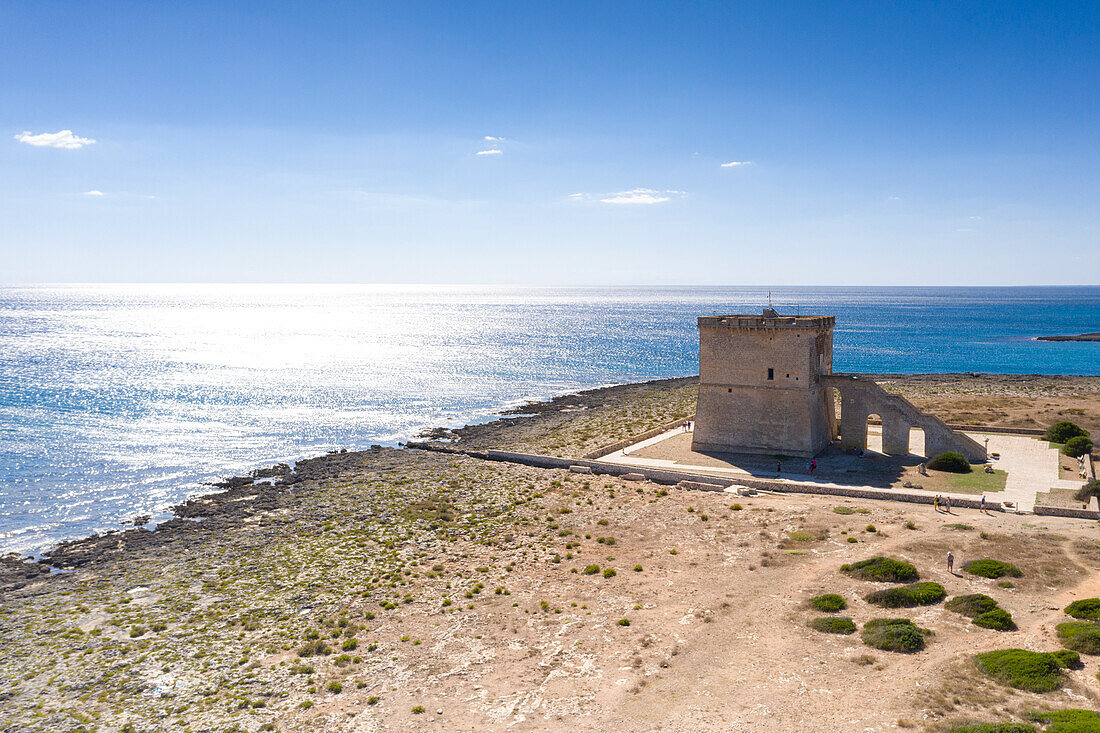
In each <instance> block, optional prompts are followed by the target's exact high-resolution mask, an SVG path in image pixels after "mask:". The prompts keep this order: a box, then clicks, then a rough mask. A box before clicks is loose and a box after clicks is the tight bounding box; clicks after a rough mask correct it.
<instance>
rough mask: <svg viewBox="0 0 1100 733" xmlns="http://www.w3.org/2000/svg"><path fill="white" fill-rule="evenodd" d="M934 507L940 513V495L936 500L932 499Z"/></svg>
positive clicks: (937, 495)
mask: <svg viewBox="0 0 1100 733" xmlns="http://www.w3.org/2000/svg"><path fill="white" fill-rule="evenodd" d="M932 507H933V508H934V509H935V510H936V511H937V512H938V511H939V510H940V495H939V494H936V498H934V499H932Z"/></svg>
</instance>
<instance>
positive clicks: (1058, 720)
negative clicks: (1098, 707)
mask: <svg viewBox="0 0 1100 733" xmlns="http://www.w3.org/2000/svg"><path fill="white" fill-rule="evenodd" d="M1027 717H1029V718H1031V719H1032V720H1034V721H1035V722H1037V723H1045V724H1046V725H1047V727H1046V728H1044V730H1045V731H1047V733H1097V732H1098V731H1100V713H1096V712H1093V711H1092V710H1075V709H1070V710H1054V711H1051V712H1049V713H1028V714H1027Z"/></svg>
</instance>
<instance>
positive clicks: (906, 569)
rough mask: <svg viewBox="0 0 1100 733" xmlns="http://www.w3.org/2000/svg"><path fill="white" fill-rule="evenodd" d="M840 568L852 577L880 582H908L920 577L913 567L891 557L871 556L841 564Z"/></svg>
mask: <svg viewBox="0 0 1100 733" xmlns="http://www.w3.org/2000/svg"><path fill="white" fill-rule="evenodd" d="M840 570H841V572H843V573H847V574H848V575H851V576H852V577H853V578H859V579H860V580H875V581H878V582H880V583H909V582H912V581H914V580H917V579H918V578H920V575H919V574H918V573H917V569H916V568H915V567H913V566H912V565H911V564H909V563H907V562H905V561H904V560H895V559H894V558H892V557H872V558H870V559H868V560H860V561H859V562H856V563H852V564H850V565H841V566H840Z"/></svg>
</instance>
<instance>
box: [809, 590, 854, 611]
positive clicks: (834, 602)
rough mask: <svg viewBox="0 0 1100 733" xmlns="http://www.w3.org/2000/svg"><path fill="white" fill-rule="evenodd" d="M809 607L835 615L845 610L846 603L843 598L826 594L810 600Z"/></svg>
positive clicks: (834, 594)
mask: <svg viewBox="0 0 1100 733" xmlns="http://www.w3.org/2000/svg"><path fill="white" fill-rule="evenodd" d="M810 605H811V606H813V607H814V608H816V609H817V610H819V611H824V612H825V613H836V612H837V611H843V610H844V609H845V608H847V607H848V601H846V600H844V596H838V595H837V594H836V593H826V594H825V595H821V596H815V597H814V598H811V599H810Z"/></svg>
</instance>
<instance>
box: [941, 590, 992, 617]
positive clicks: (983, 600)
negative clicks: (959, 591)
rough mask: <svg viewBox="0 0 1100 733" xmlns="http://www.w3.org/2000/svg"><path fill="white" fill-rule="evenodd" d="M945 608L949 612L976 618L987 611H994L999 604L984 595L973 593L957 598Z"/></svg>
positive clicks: (946, 604) (945, 605) (944, 605)
mask: <svg viewBox="0 0 1100 733" xmlns="http://www.w3.org/2000/svg"><path fill="white" fill-rule="evenodd" d="M943 607H944V608H946V609H947V610H948V611H954V612H955V613H961V614H962V615H963V616H969V617H970V618H976V617H978V616H981V615H982V614H983V613H985V612H986V611H992V610H993V609H994V608H996V607H997V602H996V601H995V600H993V599H992V598H990V597H989V596H987V595H985V594H984V593H973V594H971V595H967V596H955V597H954V598H952V599H951V600H950V601H948V602H947V603H945V604H943Z"/></svg>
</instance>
